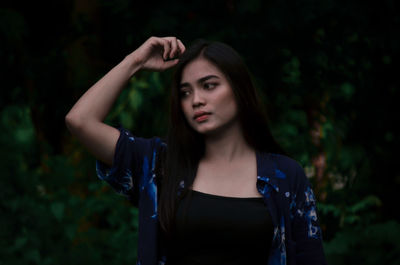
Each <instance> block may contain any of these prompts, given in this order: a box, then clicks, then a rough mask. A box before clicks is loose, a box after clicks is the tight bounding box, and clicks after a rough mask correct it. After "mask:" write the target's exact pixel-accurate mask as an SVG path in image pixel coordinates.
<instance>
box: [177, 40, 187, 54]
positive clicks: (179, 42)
mask: <svg viewBox="0 0 400 265" xmlns="http://www.w3.org/2000/svg"><path fill="white" fill-rule="evenodd" d="M176 41H177V43H178V47H179V50H180V53H181V54H182V53H184V52H185V50H186V48H185V45H183V43H182V41H181V40H180V39H176Z"/></svg>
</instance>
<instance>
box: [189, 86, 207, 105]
mask: <svg viewBox="0 0 400 265" xmlns="http://www.w3.org/2000/svg"><path fill="white" fill-rule="evenodd" d="M192 99H193V101H192V105H193V107H196V106H198V105H200V104H202V105H204V104H205V100H204V97H203V94H202V93H201V92H200V91H198V90H197V91H196V90H194V91H193V98H192Z"/></svg>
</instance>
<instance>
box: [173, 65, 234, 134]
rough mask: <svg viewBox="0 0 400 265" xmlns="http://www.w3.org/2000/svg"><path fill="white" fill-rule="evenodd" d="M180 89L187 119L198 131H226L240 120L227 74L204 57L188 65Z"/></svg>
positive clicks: (204, 132) (212, 132)
mask: <svg viewBox="0 0 400 265" xmlns="http://www.w3.org/2000/svg"><path fill="white" fill-rule="evenodd" d="M179 89H180V93H181V106H182V110H183V113H184V115H185V117H186V120H187V121H188V123H189V124H190V126H191V127H192V128H193V129H194V130H195V131H197V132H198V133H201V134H205V135H211V134H215V133H218V132H223V131H224V130H226V129H229V128H231V127H232V126H233V125H235V123H237V122H238V119H237V104H236V100H235V97H234V94H233V91H232V88H231V85H230V84H229V82H228V80H227V79H226V77H225V75H224V74H223V73H222V72H221V71H220V70H219V69H218V68H217V67H216V66H215V65H214V64H212V63H211V62H209V61H208V60H206V59H204V58H203V57H199V58H197V59H195V60H193V61H191V62H190V63H188V64H187V65H186V66H185V68H184V69H183V71H182V80H181V84H180V86H179ZM202 112H205V114H206V115H202V114H201V113H202Z"/></svg>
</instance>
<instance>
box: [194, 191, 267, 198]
mask: <svg viewBox="0 0 400 265" xmlns="http://www.w3.org/2000/svg"><path fill="white" fill-rule="evenodd" d="M191 191H192V192H193V193H197V194H199V195H202V196H204V197H209V198H215V199H226V200H263V199H264V198H263V197H230V196H221V195H215V194H211V193H205V192H201V191H198V190H191Z"/></svg>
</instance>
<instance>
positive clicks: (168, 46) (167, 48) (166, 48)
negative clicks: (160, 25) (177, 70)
mask: <svg viewBox="0 0 400 265" xmlns="http://www.w3.org/2000/svg"><path fill="white" fill-rule="evenodd" d="M162 43H163V46H164V53H163V59H164V61H165V60H167V59H168V58H169V53H170V52H171V43H170V41H169V40H168V39H162Z"/></svg>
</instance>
